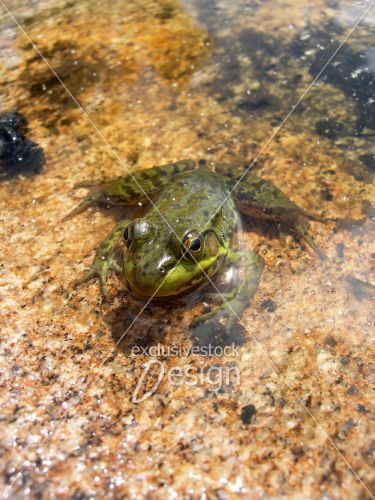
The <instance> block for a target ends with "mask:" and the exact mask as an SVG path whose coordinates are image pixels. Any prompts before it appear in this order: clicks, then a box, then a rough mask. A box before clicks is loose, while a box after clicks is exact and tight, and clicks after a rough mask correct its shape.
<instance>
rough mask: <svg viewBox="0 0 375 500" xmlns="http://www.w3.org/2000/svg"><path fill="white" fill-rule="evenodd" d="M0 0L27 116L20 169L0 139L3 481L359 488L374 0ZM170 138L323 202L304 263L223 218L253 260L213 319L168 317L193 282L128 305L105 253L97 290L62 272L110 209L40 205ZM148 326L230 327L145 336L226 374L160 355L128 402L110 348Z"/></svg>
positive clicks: (16, 105) (188, 151)
mask: <svg viewBox="0 0 375 500" xmlns="http://www.w3.org/2000/svg"><path fill="white" fill-rule="evenodd" d="M0 4H1V5H0V8H1V9H2V11H3V14H2V17H1V19H0V48H1V50H0V112H2V113H3V112H8V111H11V110H14V109H17V110H18V111H19V112H20V113H22V114H23V115H24V116H25V117H27V120H28V123H29V130H28V132H27V138H28V140H30V141H33V142H34V143H35V144H38V145H39V147H41V148H42V149H43V150H44V154H45V162H44V166H43V169H42V170H40V169H38V168H36V167H35V164H34V165H33V164H32V162H29V163H27V162H24V158H23V160H22V161H21V163H22V168H17V169H15V168H14V167H10V166H9V165H8V164H6V162H4V160H3V159H2V160H0V174H1V175H0V176H1V178H2V184H1V185H0V202H1V219H2V220H1V222H2V223H1V225H0V231H1V238H2V240H1V241H2V245H1V257H2V258H1V264H2V265H1V274H0V276H1V287H2V289H1V299H2V301H1V304H0V312H1V315H2V323H1V346H0V354H1V357H0V364H1V379H0V381H1V389H2V390H1V405H2V419H3V426H2V429H1V430H0V439H1V443H2V449H3V452H2V455H1V456H2V478H1V481H2V483H1V487H0V488H1V492H2V493H3V495H5V497H6V498H15V497H17V495H18V496H19V497H22V495H31V496H32V497H43V498H50V497H51V498H52V497H54V496H62V497H64V498H65V497H66V498H70V497H74V498H75V497H77V498H78V497H79V498H86V497H87V498H89V497H92V496H95V495H97V496H105V497H111V496H112V497H114V498H118V497H121V496H124V495H127V496H136V495H138V496H142V495H147V494H155V495H159V496H160V497H169V496H170V497H174V496H182V497H183V496H184V495H185V496H186V497H189V495H190V496H192V497H193V498H195V497H201V496H204V495H207V496H209V497H214V495H216V496H219V497H222V498H224V497H225V498H232V496H231V495H234V496H241V495H242V496H244V497H246V498H248V497H254V496H259V497H262V498H264V497H276V496H281V495H287V496H289V497H292V496H296V497H301V496H304V497H311V498H315V497H317V498H318V497H324V498H367V497H368V498H370V497H371V493H370V491H371V484H372V481H373V479H374V476H373V470H372V466H373V444H372V441H371V439H370V438H371V434H372V430H373V428H372V427H371V420H370V418H369V415H370V410H371V396H370V384H371V381H372V380H373V378H372V377H373V367H374V364H373V346H372V344H371V340H372V335H373V331H374V317H373V310H374V306H373V300H374V286H375V275H374V256H375V248H374V243H373V242H374V216H375V212H374V208H373V203H374V170H375V149H374V134H375V7H372V6H371V2H351V1H344V0H339V1H323V0H314V1H313V2H310V3H307V2H294V1H292V0H276V1H273V2H268V1H265V0H264V1H262V0H259V1H257V0H254V1H244V0H234V1H230V2H229V1H227V0H221V1H220V0H218V1H215V0H202V1H200V0H197V1H193V0H191V1H183V2H179V1H177V0H170V1H169V0H168V1H167V0H163V1H154V0H140V1H137V2H125V1H120V0H116V1H112V2H103V1H100V2H99V1H93V0H90V1H88V0H87V1H82V2H79V3H74V2H66V1H64V2H60V1H56V2H54V1H44V2H43V1H33V2H24V1H19V2H18V1H10V0H8V1H7V2H5V3H3V1H2V0H1V1H0ZM367 10H368V13H367V14H366V16H364V17H363V15H364V13H365V12H366V11H367ZM362 17H363V19H361V18H362ZM360 20H361V22H359V21H360ZM343 42H344V43H343ZM322 70H323V71H322ZM320 73H321V74H320ZM318 75H320V76H319V78H317V77H318ZM2 147H3V146H2V144H1V143H0V154H3V155H4V152H2V151H1V148H2ZM22 154H24V155H25V154H26V153H25V151H24V152H23V153H22ZM20 155H21V153H20ZM184 158H191V159H195V160H198V159H201V158H204V159H206V160H207V161H208V162H209V164H210V165H211V166H213V165H214V164H215V163H217V162H226V163H233V165H235V166H238V165H251V170H252V171H253V172H254V173H256V174H257V175H259V176H261V177H264V178H265V179H268V180H270V181H272V182H273V183H274V184H275V185H276V186H278V187H279V188H280V189H282V190H283V191H284V192H285V193H286V194H287V195H288V196H289V197H290V198H291V199H293V201H295V202H296V203H297V204H298V205H300V206H302V207H304V208H306V209H308V210H309V211H311V212H312V213H314V214H316V215H319V216H320V217H323V218H325V219H326V220H327V222H326V223H325V224H321V223H318V222H313V223H311V226H310V229H311V233H312V235H313V237H314V238H315V240H316V242H317V244H318V246H319V248H320V249H321V250H322V251H323V252H324V253H325V255H326V256H327V260H326V261H325V262H321V261H320V260H319V259H317V258H316V256H315V255H314V254H313V253H312V252H310V251H309V249H308V248H306V247H305V245H304V244H303V242H301V241H298V240H297V239H295V238H293V237H291V236H290V235H284V234H279V232H278V231H277V228H275V226H273V225H272V224H271V225H264V224H262V225H259V224H255V223H253V222H249V221H247V222H245V223H244V227H243V230H242V231H241V232H240V239H241V246H243V247H244V248H251V249H253V250H254V251H257V252H258V253H260V254H261V255H262V256H263V258H264V259H265V261H266V268H265V271H264V272H263V275H262V280H261V283H260V286H259V289H258V291H257V293H256V295H255V297H254V299H253V301H252V304H251V305H249V307H248V308H247V309H246V311H245V312H244V314H243V317H242V325H239V326H238V327H237V328H234V329H232V330H231V331H229V332H228V331H227V330H225V329H223V328H222V327H221V326H220V323H218V324H217V325H216V326H215V327H213V326H212V325H210V326H209V327H204V328H201V330H200V331H198V332H196V331H195V332H192V331H191V329H190V328H189V324H190V321H191V319H192V317H194V315H196V314H197V311H198V310H200V309H199V308H202V303H201V301H200V298H199V295H198V296H193V297H192V298H191V299H192V302H195V306H193V304H192V303H190V301H188V303H187V304H185V305H184V304H181V303H171V304H169V306H168V307H167V309H165V308H160V307H159V305H158V304H151V305H150V306H148V307H147V308H146V309H145V310H144V311H143V309H142V304H140V303H137V302H136V301H132V300H131V297H129V295H128V294H127V291H126V287H125V286H124V284H123V283H122V282H121V281H120V280H118V279H117V278H116V277H114V276H113V277H111V278H110V280H109V283H110V296H109V300H107V301H106V302H103V301H102V300H101V297H100V294H99V289H98V285H97V284H96V283H91V284H89V285H88V286H84V287H81V288H80V289H78V290H74V289H73V287H72V286H71V283H72V281H73V280H74V279H76V278H77V277H78V276H80V275H81V273H82V272H83V270H84V269H85V268H87V267H88V266H89V264H90V262H91V260H92V256H93V252H94V249H95V248H96V247H97V245H98V243H99V242H100V241H101V240H102V239H103V237H104V235H105V234H106V233H107V232H108V231H109V229H110V227H112V226H113V224H114V223H115V221H116V220H118V219H119V218H120V217H121V215H122V211H121V210H118V209H109V210H101V211H100V210H92V211H88V212H85V213H82V214H80V215H78V216H77V217H75V218H74V219H71V220H68V221H64V220H63V218H64V216H65V215H66V214H67V213H68V212H69V210H71V209H72V208H73V207H74V206H75V205H76V204H77V203H78V202H79V201H80V200H81V199H82V198H83V196H84V195H85V194H86V193H87V190H86V189H84V188H80V189H73V188H74V186H75V185H77V184H78V183H80V182H85V181H88V180H89V181H94V182H95V181H96V180H97V181H101V180H102V179H103V178H110V177H114V176H117V175H121V174H123V173H124V172H125V171H126V170H127V169H129V170H130V171H134V170H136V169H138V168H149V167H152V166H153V165H159V164H164V163H167V162H170V161H176V160H179V159H184ZM24 163H25V165H23V164H24ZM18 166H19V164H18ZM224 285H225V283H223V286H224ZM223 290H224V288H223ZM158 344H160V345H163V346H164V347H168V346H184V347H186V348H187V349H189V348H191V347H192V346H195V347H198V348H201V347H202V346H206V345H208V344H210V345H211V344H212V345H214V346H221V347H224V346H232V345H234V346H235V347H238V349H239V351H238V353H239V354H236V353H233V352H232V354H231V355H227V356H217V357H214V358H212V357H210V356H205V355H204V354H203V353H202V351H200V352H199V351H198V354H197V355H194V354H191V353H190V354H189V355H187V356H186V355H185V354H184V355H178V356H171V355H170V353H169V355H164V356H160V355H159V356H156V359H158V360H159V361H160V362H162V363H163V367H164V369H165V370H166V371H168V370H170V369H171V368H173V367H177V368H179V367H180V368H181V369H182V367H185V368H186V367H187V366H190V367H193V368H194V369H198V368H199V369H201V370H202V372H203V373H207V371H208V370H209V369H210V368H213V367H216V366H218V367H219V368H220V369H221V370H223V369H224V368H223V367H226V366H227V365H228V366H229V365H230V366H234V367H236V368H237V369H238V373H239V376H240V383H239V384H235V383H232V382H233V381H232V382H230V383H227V384H216V385H215V387H214V389H215V390H210V389H211V388H212V387H210V384H209V383H207V379H205V378H204V377H203V379H200V380H199V381H198V382H197V383H196V384H192V385H187V384H186V383H185V382H186V380H184V379H183V383H182V384H173V383H170V380H169V379H167V378H166V376H165V377H164V378H163V380H162V381H161V383H160V385H158V387H157V389H155V391H154V393H152V394H151V393H150V396H149V397H148V398H146V399H145V400H144V401H143V402H142V403H139V402H134V401H132V395H133V396H134V391H135V390H136V385H137V383H138V382H139V381H140V380H141V378H142V374H144V368H142V365H143V363H145V362H147V361H149V360H150V357H149V356H146V355H143V356H135V357H134V356H131V355H130V350H131V347H132V346H134V345H138V346H142V347H143V348H145V347H147V346H151V345H158ZM236 352H237V351H236ZM180 354H181V352H180ZM158 367H159V365H158ZM158 367H155V366H154V367H153V368H155V369H156V368H158ZM157 375H158V374H157V373H156V374H155V373H151V372H150V373H149V374H148V375H147V376H146V377H145V379H144V386H142V387H141V389H140V391H143V393H147V390H150V389H151V387H152V384H153V381H154V379H155V377H156V378H157ZM152 377H154V378H152ZM211 385H212V384H211ZM151 392H152V391H151ZM249 405H252V407H249ZM252 408H254V409H255V413H254V412H253V409H252ZM249 415H252V416H251V417H249ZM218 436H221V437H220V439H219V438H218ZM218 457H220V458H218ZM160 464H161V465H160ZM192 478H194V479H193V481H192ZM80 495H81V496H80Z"/></svg>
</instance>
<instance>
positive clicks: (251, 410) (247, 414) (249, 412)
mask: <svg viewBox="0 0 375 500" xmlns="http://www.w3.org/2000/svg"><path fill="white" fill-rule="evenodd" d="M255 413H256V409H255V406H254V405H247V406H243V408H242V410H241V420H242V422H243V423H244V424H250V423H251V419H252V417H253V416H254V415H255Z"/></svg>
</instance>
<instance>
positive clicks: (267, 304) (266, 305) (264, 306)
mask: <svg viewBox="0 0 375 500" xmlns="http://www.w3.org/2000/svg"><path fill="white" fill-rule="evenodd" d="M276 309H277V305H276V303H275V302H274V301H273V300H272V299H266V300H263V302H262V303H261V304H260V306H259V310H260V311H267V312H274V311H276Z"/></svg>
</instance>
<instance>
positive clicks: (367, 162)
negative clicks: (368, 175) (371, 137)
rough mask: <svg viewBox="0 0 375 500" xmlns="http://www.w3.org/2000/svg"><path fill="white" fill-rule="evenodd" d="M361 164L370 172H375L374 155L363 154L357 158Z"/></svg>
mask: <svg viewBox="0 0 375 500" xmlns="http://www.w3.org/2000/svg"><path fill="white" fill-rule="evenodd" d="M359 159H360V160H361V162H362V163H363V164H364V166H365V167H366V168H367V170H369V171H370V172H375V154H364V155H361V156H360V157H359Z"/></svg>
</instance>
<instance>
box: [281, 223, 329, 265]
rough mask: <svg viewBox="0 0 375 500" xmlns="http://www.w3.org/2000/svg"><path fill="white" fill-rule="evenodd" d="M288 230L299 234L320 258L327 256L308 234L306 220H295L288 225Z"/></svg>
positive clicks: (323, 258)
mask: <svg viewBox="0 0 375 500" xmlns="http://www.w3.org/2000/svg"><path fill="white" fill-rule="evenodd" d="M314 220H315V219H314ZM290 231H291V232H293V233H295V234H297V235H298V236H300V237H301V238H302V239H303V240H304V241H305V242H306V243H307V244H308V245H309V247H310V248H311V249H312V250H313V251H314V252H315V253H316V254H317V255H318V257H319V258H320V259H321V260H325V259H326V258H327V257H326V256H325V255H324V253H323V252H322V251H321V250H320V249H319V248H318V247H317V245H316V243H315V241H314V240H313V237H312V236H311V235H310V233H309V230H308V226H307V223H306V222H304V221H303V220H297V221H296V222H295V223H294V224H293V225H292V226H291V227H290Z"/></svg>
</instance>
